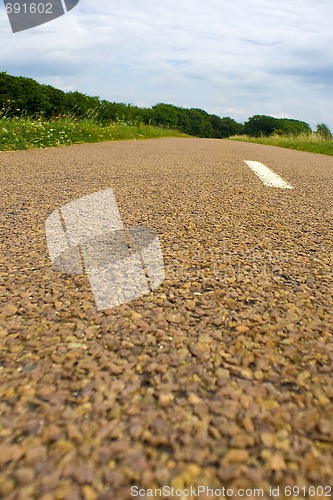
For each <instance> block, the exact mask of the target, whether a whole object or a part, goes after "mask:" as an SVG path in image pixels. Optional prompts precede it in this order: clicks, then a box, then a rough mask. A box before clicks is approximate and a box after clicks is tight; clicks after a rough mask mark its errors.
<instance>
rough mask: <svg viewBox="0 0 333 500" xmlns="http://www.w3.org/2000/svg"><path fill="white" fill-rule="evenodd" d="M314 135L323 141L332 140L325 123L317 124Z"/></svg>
mask: <svg viewBox="0 0 333 500" xmlns="http://www.w3.org/2000/svg"><path fill="white" fill-rule="evenodd" d="M316 134H317V136H318V137H319V138H320V139H323V140H324V141H331V140H332V139H333V135H332V132H331V131H330V129H329V127H328V126H327V125H326V124H325V123H318V125H317V129H316Z"/></svg>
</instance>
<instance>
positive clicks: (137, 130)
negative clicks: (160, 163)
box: [0, 116, 186, 151]
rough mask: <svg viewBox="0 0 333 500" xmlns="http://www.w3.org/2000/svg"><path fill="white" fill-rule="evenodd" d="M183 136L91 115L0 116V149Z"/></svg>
mask: <svg viewBox="0 0 333 500" xmlns="http://www.w3.org/2000/svg"><path fill="white" fill-rule="evenodd" d="M158 137H186V136H185V134H182V133H181V132H178V131H177V130H172V129H166V128H161V127H153V126H150V125H135V124H132V123H126V122H114V123H110V124H108V125H102V124H99V123H98V122H96V121H95V120H94V119H91V118H83V119H75V118H71V117H61V118H57V119H52V120H45V119H43V118H36V119H33V118H29V117H17V118H8V117H5V116H3V117H0V151H14V150H19V149H32V148H47V147H51V146H69V145H71V144H81V143H86V142H102V141H120V140H128V139H152V138H158Z"/></svg>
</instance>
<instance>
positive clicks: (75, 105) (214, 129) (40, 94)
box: [0, 73, 243, 138]
mask: <svg viewBox="0 0 333 500" xmlns="http://www.w3.org/2000/svg"><path fill="white" fill-rule="evenodd" d="M0 107H1V108H2V114H3V115H5V116H7V117H20V116H27V117H34V118H38V117H44V118H48V119H49V118H55V117H61V116H65V115H66V116H71V117H75V118H84V119H87V120H93V122H94V123H95V122H96V123H99V124H101V125H108V124H110V123H112V122H126V123H129V124H132V125H137V126H139V125H140V124H146V125H157V126H159V127H164V128H167V129H168V128H177V129H178V130H180V131H181V132H183V133H185V134H189V135H194V136H198V137H216V138H222V137H230V136H231V135H233V134H235V133H241V131H242V127H243V125H241V124H240V123H237V122H235V120H232V119H231V118H229V117H227V118H220V117H219V116H217V115H210V114H208V113H206V111H203V110H202V109H196V108H192V109H186V108H182V107H177V106H174V105H172V104H165V103H159V104H156V105H155V106H153V107H152V108H139V107H137V106H134V105H132V104H125V103H116V102H109V101H106V100H101V99H100V98H99V97H97V96H88V95H85V94H82V93H80V92H63V91H61V90H58V89H55V88H54V87H51V86H50V85H41V84H39V83H37V82H36V81H35V80H32V79H31V78H24V77H14V76H10V75H7V73H0Z"/></svg>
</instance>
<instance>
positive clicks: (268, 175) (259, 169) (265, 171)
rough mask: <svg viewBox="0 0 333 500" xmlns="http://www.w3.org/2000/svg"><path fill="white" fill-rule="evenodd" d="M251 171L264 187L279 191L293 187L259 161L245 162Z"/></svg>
mask: <svg viewBox="0 0 333 500" xmlns="http://www.w3.org/2000/svg"><path fill="white" fill-rule="evenodd" d="M245 163H246V164H247V165H248V166H249V167H250V169H251V170H253V172H254V173H255V174H257V176H258V177H260V179H261V180H262V182H263V183H264V184H265V186H269V187H277V188H281V189H293V187H292V186H291V185H290V184H288V183H287V182H286V181H284V180H283V179H282V177H280V176H279V175H277V174H276V173H274V172H273V171H272V170H271V169H269V168H268V167H266V166H265V165H263V164H262V163H260V162H259V161H245Z"/></svg>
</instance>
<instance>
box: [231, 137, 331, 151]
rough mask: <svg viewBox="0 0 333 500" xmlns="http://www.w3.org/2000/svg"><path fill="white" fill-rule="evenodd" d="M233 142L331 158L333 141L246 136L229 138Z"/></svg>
mask: <svg viewBox="0 0 333 500" xmlns="http://www.w3.org/2000/svg"><path fill="white" fill-rule="evenodd" d="M230 139H232V140H233V141H242V142H254V143H256V144H267V145H269V146H279V147H282V148H290V149H297V150H298V151H308V152H309V153H317V154H322V155H330V156H333V140H324V139H323V138H322V137H320V136H319V135H317V134H315V133H313V134H311V135H300V136H298V137H294V136H277V135H276V136H271V137H249V136H247V135H236V136H233V137H230Z"/></svg>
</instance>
